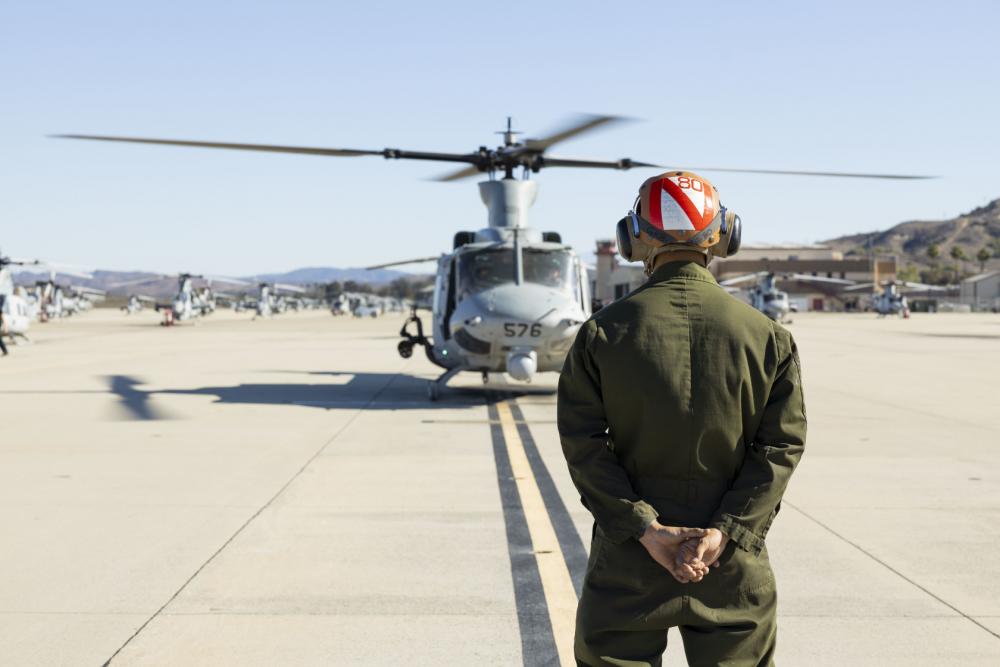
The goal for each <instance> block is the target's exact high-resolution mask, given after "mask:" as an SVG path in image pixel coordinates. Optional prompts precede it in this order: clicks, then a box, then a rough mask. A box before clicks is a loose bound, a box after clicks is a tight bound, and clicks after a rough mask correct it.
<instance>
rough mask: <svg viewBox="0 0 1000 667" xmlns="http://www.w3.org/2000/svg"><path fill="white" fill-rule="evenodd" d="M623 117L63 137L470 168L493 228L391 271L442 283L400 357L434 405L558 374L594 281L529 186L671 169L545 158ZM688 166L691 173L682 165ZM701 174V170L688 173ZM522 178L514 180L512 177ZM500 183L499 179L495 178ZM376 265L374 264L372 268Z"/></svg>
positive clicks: (467, 172) (460, 174) (449, 177)
mask: <svg viewBox="0 0 1000 667" xmlns="http://www.w3.org/2000/svg"><path fill="white" fill-rule="evenodd" d="M621 120H623V119H620V118H617V117H614V116H583V117H581V118H579V119H577V120H575V121H574V122H572V123H570V124H569V125H567V126H565V127H564V128H562V129H561V130H559V131H557V132H554V133H552V134H550V135H548V136H546V137H544V138H542V139H526V140H523V141H521V140H519V139H518V135H520V134H521V133H520V132H515V131H514V130H513V129H512V126H511V120H510V118H508V119H507V128H506V130H504V131H502V132H499V134H501V135H502V137H503V144H502V145H500V146H498V147H496V148H493V149H491V148H487V147H486V146H480V147H479V148H478V149H476V150H473V151H470V152H468V153H440V152H425V151H410V150H401V149H398V148H385V149H382V150H364V149H352V148H315V147H305V146H275V145H264V144H238V143H219V142H207V141H186V140H168V139H150V138H140V137H116V136H100V135H80V134H73V135H57V136H59V137H61V138H69V139H89V140H96V141H113V142H127V143H140V144H154V145H167V146H187V147H199V148H219V149H229V150H241V151H263V152H270V153H296V154H304V155H323V156H333V157H358V156H366V155H370V156H381V157H383V158H386V159H392V160H399V159H407V160H429V161H436V162H455V163H462V164H464V165H465V166H464V167H463V168H462V169H459V170H458V171H455V172H452V173H449V174H446V175H444V176H442V177H441V178H439V179H438V180H442V181H455V180H459V179H463V178H467V177H471V176H476V175H478V174H486V176H487V180H485V181H482V182H480V183H479V194H480V197H481V198H482V201H483V203H484V204H485V205H486V208H487V209H488V211H489V215H488V226H487V227H485V228H483V229H480V230H478V231H460V232H458V233H457V234H455V236H454V240H453V244H452V250H451V252H448V253H444V254H442V255H440V256H436V257H429V258H423V259H420V260H408V261H405V262H393V263H390V264H384V265H382V266H394V265H399V264H408V263H414V262H427V261H436V262H437V279H436V283H435V288H434V294H433V303H432V336H431V337H428V336H426V335H425V334H424V333H423V326H422V322H421V321H420V318H419V317H418V316H417V314H416V312H414V313H413V315H412V316H411V318H410V320H408V324H409V323H410V322H414V323H415V326H416V333H412V332H410V331H409V330H408V328H407V326H405V325H404V327H403V330H402V331H401V336H402V337H403V340H402V341H401V342H400V343H399V344H398V350H399V353H400V354H401V355H402V356H403V357H409V356H411V355H412V353H413V348H414V347H415V346H417V345H420V346H423V347H424V348H425V351H426V353H427V357H428V359H429V360H430V361H431V362H432V363H434V364H436V365H437V366H440V367H442V368H443V369H445V372H444V373H443V374H442V375H441V376H440V377H438V378H437V379H436V380H434V381H433V382H432V383H431V384H430V386H429V389H428V393H429V395H430V398H431V399H432V400H434V399H436V398H437V397H438V396H439V394H440V391H441V389H442V388H443V387H444V386H445V384H446V383H447V382H448V380H449V379H450V378H452V377H454V376H455V375H456V374H457V373H459V372H461V371H475V372H480V373H482V376H483V380H484V381H487V380H488V377H489V376H488V373H490V372H503V371H506V372H507V373H508V374H509V375H510V376H511V377H512V378H514V379H515V380H519V381H523V382H529V381H531V379H532V378H533V377H534V376H535V374H536V373H537V372H541V371H558V370H559V369H560V368H561V367H562V364H563V360H564V359H565V356H566V352H567V351H568V349H569V347H570V346H571V345H572V343H573V339H574V337H575V335H576V332H577V329H578V328H579V327H580V325H581V324H582V323H583V322H584V321H585V320H586V319H587V318H588V317H589V316H590V294H589V282H588V280H587V277H586V271H585V268H584V266H583V264H582V263H581V261H580V258H579V256H578V255H577V254H576V253H575V252H574V251H573V249H572V248H571V247H569V246H568V245H565V244H563V243H562V239H561V237H560V235H559V234H558V233H557V232H542V231H537V230H535V229H532V228H530V227H528V224H527V213H528V209H529V208H530V207H531V205H532V204H533V203H534V202H535V198H536V196H537V193H538V190H537V185H536V183H535V182H533V181H531V180H529V177H530V175H531V174H533V173H537V172H539V171H541V170H542V169H547V168H551V167H565V168H578V169H579V168H600V169H617V170H627V169H631V168H633V167H656V168H661V169H666V168H668V167H666V166H665V165H659V164H654V163H650V162H638V161H634V160H632V159H630V158H622V159H618V160H594V159H577V158H563V157H554V156H551V155H548V154H547V151H548V150H549V149H550V148H551V147H552V146H554V145H555V144H557V143H560V142H564V141H566V140H568V139H571V138H574V137H578V136H580V135H582V134H584V133H586V132H589V131H591V130H595V129H597V128H600V127H605V126H608V125H610V124H612V123H615V122H619V121H621ZM685 168H688V167H685ZM690 169H692V170H694V171H697V170H698V168H690ZM516 170H520V171H521V174H520V175H521V178H520V179H517V178H515V171H516ZM705 171H733V172H744V173H745V172H756V173H766V174H795V175H813V176H851V177H863V178H920V177H910V176H898V175H881V174H851V173H832V172H806V171H787V170H774V169H739V168H736V169H729V168H721V167H719V168H706V169H705ZM498 176H501V178H499V179H498V178H497V177H498ZM372 268H375V267H372Z"/></svg>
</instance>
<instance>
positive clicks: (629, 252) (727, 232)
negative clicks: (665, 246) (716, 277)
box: [615, 198, 743, 262]
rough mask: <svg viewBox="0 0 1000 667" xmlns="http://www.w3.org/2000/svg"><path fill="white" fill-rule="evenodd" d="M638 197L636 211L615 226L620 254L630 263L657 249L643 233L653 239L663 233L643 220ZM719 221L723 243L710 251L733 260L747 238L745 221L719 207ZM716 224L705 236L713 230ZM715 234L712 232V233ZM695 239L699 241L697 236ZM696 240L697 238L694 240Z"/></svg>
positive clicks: (647, 257)
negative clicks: (647, 241)
mask: <svg viewBox="0 0 1000 667" xmlns="http://www.w3.org/2000/svg"><path fill="white" fill-rule="evenodd" d="M638 204H639V201H638V198H636V204H635V205H633V207H632V209H631V210H630V211H629V212H628V213H626V214H625V217H624V218H622V219H621V220H619V221H618V224H617V225H616V226H615V236H616V237H617V242H618V253H619V254H620V255H621V256H622V258H623V259H625V261H627V262H638V261H647V260H648V259H650V255H651V253H652V252H653V250H654V249H655V248H654V247H653V246H651V245H649V244H648V243H645V242H644V241H642V240H641V239H640V237H639V232H640V231H642V230H643V229H645V230H646V232H647V233H648V234H650V235H651V236H656V237H657V238H660V236H659V235H658V234H656V232H658V231H659V230H658V229H656V228H655V227H653V226H652V225H650V224H649V223H648V222H646V221H645V220H643V219H642V217H641V216H640V215H639V214H638V213H637V212H636V209H637V208H638ZM716 217H717V218H718V219H719V227H720V229H719V242H718V243H716V244H715V245H713V246H711V247H710V248H708V249H707V250H708V253H709V256H710V257H732V256H733V255H735V254H736V253H737V252H739V250H740V243H741V241H742V238H743V221H742V220H741V219H740V216H738V215H737V214H736V213H735V212H733V211H730V210H729V209H727V208H726V207H725V206H719V212H718V213H717V214H716ZM714 227H715V225H714V221H713V224H710V225H709V226H708V227H706V228H705V229H704V230H702V233H704V232H706V231H708V230H713V231H714ZM710 233H711V232H710ZM694 238H697V236H695V237H694ZM692 240H693V239H692Z"/></svg>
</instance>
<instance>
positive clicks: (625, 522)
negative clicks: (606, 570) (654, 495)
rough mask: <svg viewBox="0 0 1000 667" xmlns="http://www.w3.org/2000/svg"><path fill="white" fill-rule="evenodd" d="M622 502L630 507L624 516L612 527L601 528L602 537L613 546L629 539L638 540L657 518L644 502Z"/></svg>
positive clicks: (654, 512)
mask: <svg viewBox="0 0 1000 667" xmlns="http://www.w3.org/2000/svg"><path fill="white" fill-rule="evenodd" d="M622 502H623V503H625V504H627V505H630V507H629V508H628V511H627V513H626V514H625V516H623V517H621V519H620V520H618V521H616V522H615V525H613V526H601V530H602V531H603V532H604V536H605V537H606V538H608V540H610V541H611V542H613V543H615V544H621V543H622V542H624V541H626V540H628V539H629V538H635V539H639V538H640V537H642V535H643V533H645V532H646V529H647V528H649V524H651V523H653V522H654V521H656V518H657V517H658V516H659V513H658V512H657V511H656V510H655V509H654V508H653V506H652V505H650V504H649V503H647V502H646V501H644V500H635V501H630V500H622Z"/></svg>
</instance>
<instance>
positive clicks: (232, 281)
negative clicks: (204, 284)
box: [200, 275, 253, 285]
mask: <svg viewBox="0 0 1000 667" xmlns="http://www.w3.org/2000/svg"><path fill="white" fill-rule="evenodd" d="M200 277H201V278H202V279H203V280H207V281H208V282H209V283H212V282H216V283H224V284H226V285H253V283H251V282H248V281H246V280H243V279H242V278H232V277H230V276H209V275H205V276H200Z"/></svg>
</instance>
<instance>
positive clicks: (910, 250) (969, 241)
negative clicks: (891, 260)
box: [822, 199, 1000, 283]
mask: <svg viewBox="0 0 1000 667" xmlns="http://www.w3.org/2000/svg"><path fill="white" fill-rule="evenodd" d="M822 243H823V245H829V246H831V247H833V248H835V249H837V250H840V251H842V252H843V253H844V254H845V256H858V255H865V254H868V253H872V252H873V253H875V254H880V255H896V256H897V257H898V258H899V265H898V266H899V268H900V269H901V271H902V274H903V275H902V277H903V278H904V279H907V280H914V279H919V280H924V281H926V282H931V283H942V282H947V280H948V279H949V278H950V279H954V278H956V277H961V276H964V275H970V274H974V273H979V271H980V270H981V269H985V270H987V271H990V270H996V269H1000V199H996V200H993V201H992V202H990V203H989V204H987V205H986V206H982V207H980V208H977V209H974V210H972V211H969V212H968V213H965V214H963V215H960V216H958V217H957V218H953V219H951V220H911V221H908V222H902V223H900V224H898V225H896V226H894V227H891V228H889V229H887V230H885V231H875V232H864V233H861V234H850V235H847V236H840V237H837V238H834V239H829V240H827V241H823V242H822ZM932 247H934V248H936V250H937V256H936V257H932V255H933V254H934V250H931V248H932ZM955 248H957V249H958V250H953V249H955ZM984 248H985V249H986V250H987V252H988V253H989V255H990V256H989V258H988V259H985V260H984V261H980V260H979V259H977V253H979V252H980V251H981V250H982V249H984ZM952 252H960V253H961V255H963V256H964V259H962V258H958V259H956V258H954V257H953V256H952Z"/></svg>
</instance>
